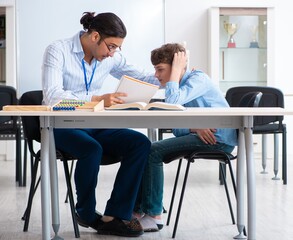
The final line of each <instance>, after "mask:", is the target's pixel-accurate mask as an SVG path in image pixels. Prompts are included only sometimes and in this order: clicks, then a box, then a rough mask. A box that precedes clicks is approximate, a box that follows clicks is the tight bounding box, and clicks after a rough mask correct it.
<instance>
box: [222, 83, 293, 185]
mask: <svg viewBox="0 0 293 240" xmlns="http://www.w3.org/2000/svg"><path fill="white" fill-rule="evenodd" d="M251 91H260V92H262V93H263V96H262V99H261V101H260V104H259V106H260V107H281V108H284V107H285V105H284V95H283V93H282V91H281V90H279V89H277V88H274V87H260V86H241V87H233V88H230V89H228V91H227V93H226V99H227V101H228V103H229V104H230V106H231V107H235V106H237V105H238V103H239V100H240V98H241V97H242V96H243V95H244V94H246V93H247V92H251ZM283 120H284V116H263V117H262V116H259V117H255V118H254V127H253V134H262V167H263V171H262V173H266V171H265V170H266V158H267V150H266V134H274V175H275V176H274V177H273V179H274V180H278V179H279V178H278V177H277V175H278V162H279V151H278V150H279V146H278V142H279V141H278V134H282V180H283V184H287V129H286V124H284V123H283Z"/></svg>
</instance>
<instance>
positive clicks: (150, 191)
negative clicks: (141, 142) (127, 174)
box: [135, 134, 234, 216]
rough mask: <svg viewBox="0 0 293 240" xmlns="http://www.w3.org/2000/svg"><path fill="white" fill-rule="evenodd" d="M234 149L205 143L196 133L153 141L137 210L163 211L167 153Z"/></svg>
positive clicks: (218, 144) (151, 213) (150, 212)
mask: <svg viewBox="0 0 293 240" xmlns="http://www.w3.org/2000/svg"><path fill="white" fill-rule="evenodd" d="M233 149H234V147H233V146H229V145H227V144H224V143H217V144H215V145H208V144H205V143H203V142H202V140H200V139H199V138H198V137H197V135H194V134H189V135H185V136H181V137H174V138H169V139H164V140H161V141H158V142H154V143H152V147H151V152H150V155H149V161H148V163H147V165H146V167H145V171H144V175H143V180H142V183H141V188H140V191H139V195H138V197H137V201H136V206H135V212H138V213H142V212H143V213H146V214H149V215H151V216H155V215H160V214H161V213H162V210H163V187H164V172H163V158H164V156H166V155H167V154H168V155H169V154H176V153H178V152H185V151H187V152H190V151H197V150H198V151H202V150H222V151H224V152H229V153H231V152H232V151H233Z"/></svg>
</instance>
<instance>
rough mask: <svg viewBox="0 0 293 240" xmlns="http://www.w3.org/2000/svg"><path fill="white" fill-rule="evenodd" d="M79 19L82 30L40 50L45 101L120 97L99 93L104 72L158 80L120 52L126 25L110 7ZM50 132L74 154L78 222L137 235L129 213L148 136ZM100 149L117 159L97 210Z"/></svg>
mask: <svg viewBox="0 0 293 240" xmlns="http://www.w3.org/2000/svg"><path fill="white" fill-rule="evenodd" d="M80 23H81V24H82V25H83V28H84V31H80V32H78V33H77V34H76V35H75V36H73V37H72V38H69V39H65V40H59V41H56V42H54V43H52V44H51V45H49V46H48V47H47V49H46V51H45V54H44V60H43V68H42V82H43V94H44V103H45V104H47V105H53V104H55V103H56V102H58V101H60V100H62V99H78V100H86V101H101V100H104V103H105V106H110V105H113V104H117V103H123V100H121V99H120V97H121V96H125V93H108V94H104V95H101V94H100V89H101V87H102V85H103V84H104V81H105V80H106V78H107V76H108V75H109V74H110V75H112V76H114V77H116V78H117V79H120V78H121V76H122V75H129V76H131V77H134V78H138V79H141V80H144V81H148V82H152V83H157V84H158V82H157V80H156V79H155V77H154V76H153V74H151V75H147V74H145V73H144V72H141V71H138V70H136V69H135V68H134V67H133V66H132V65H129V64H127V62H126V60H125V58H124V57H123V55H122V54H121V52H120V50H121V46H122V43H123V41H124V38H125V36H126V28H125V26H124V24H123V22H122V21H121V19H120V18H119V17H117V16H116V15H115V14H113V13H101V14H98V15H95V13H90V12H87V13H84V15H83V16H82V18H81V19H80ZM54 135H55V144H56V148H58V149H60V150H62V151H64V152H66V153H69V154H71V155H73V156H75V157H76V158H77V159H78V161H77V165H76V169H75V174H74V180H75V185H76V194H77V203H76V216H77V221H78V223H79V224H80V225H81V226H84V227H91V228H93V229H95V230H97V232H98V233H99V234H113V235H119V236H127V237H136V236H139V235H141V234H142V233H143V231H142V228H141V226H140V224H139V222H138V221H137V220H131V214H132V211H133V207H134V203H135V199H136V195H137V192H138V189H139V183H140V181H141V177H142V174H143V170H144V166H145V163H146V161H147V159H148V154H149V149H150V145H151V143H150V141H149V140H148V138H147V137H146V136H145V135H143V134H141V133H139V132H137V131H134V130H131V129H55V131H54ZM104 153H105V154H109V153H111V155H114V156H121V157H122V159H123V160H122V161H121V166H120V168H119V170H118V173H117V175H116V179H115V183H114V187H113V190H112V194H111V196H110V199H109V200H108V202H107V205H106V208H105V212H104V215H103V216H101V215H100V214H97V213H96V210H95V207H96V198H95V189H96V185H97V176H98V173H99V167H100V163H101V159H102V155H103V154H104Z"/></svg>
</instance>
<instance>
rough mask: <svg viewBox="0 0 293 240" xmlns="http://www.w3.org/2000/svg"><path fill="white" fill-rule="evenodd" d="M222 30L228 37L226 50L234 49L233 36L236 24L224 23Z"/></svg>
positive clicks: (236, 27)
mask: <svg viewBox="0 0 293 240" xmlns="http://www.w3.org/2000/svg"><path fill="white" fill-rule="evenodd" d="M224 28H225V30H226V32H227V33H228V35H229V41H228V48H235V47H236V43H235V41H234V38H233V35H234V34H235V33H236V32H237V29H238V25H237V24H236V23H229V22H224Z"/></svg>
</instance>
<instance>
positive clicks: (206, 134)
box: [190, 128, 217, 145]
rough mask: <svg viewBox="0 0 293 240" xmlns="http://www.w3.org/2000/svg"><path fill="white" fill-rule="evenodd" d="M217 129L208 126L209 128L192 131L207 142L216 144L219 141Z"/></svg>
mask: <svg viewBox="0 0 293 240" xmlns="http://www.w3.org/2000/svg"><path fill="white" fill-rule="evenodd" d="M216 131H217V130H216V129H214V128H207V129H190V132H193V133H196V134H197V136H198V137H199V138H200V139H201V140H202V141H203V142H204V143H205V144H210V145H214V144H216V143H217V140H216V137H215V135H214V133H215V132H216Z"/></svg>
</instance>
